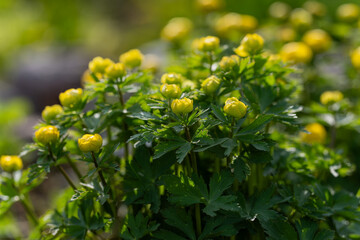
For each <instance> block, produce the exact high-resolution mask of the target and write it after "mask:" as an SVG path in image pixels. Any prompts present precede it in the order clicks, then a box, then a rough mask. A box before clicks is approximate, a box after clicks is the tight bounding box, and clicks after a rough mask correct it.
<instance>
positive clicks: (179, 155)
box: [176, 142, 192, 164]
mask: <svg viewBox="0 0 360 240" xmlns="http://www.w3.org/2000/svg"><path fill="white" fill-rule="evenodd" d="M191 148H192V146H191V143H189V142H186V143H184V145H182V146H181V147H180V148H178V150H176V159H177V162H178V163H179V164H181V163H182V161H183V160H184V158H185V157H186V155H187V154H188V153H189V152H190V151H191Z"/></svg>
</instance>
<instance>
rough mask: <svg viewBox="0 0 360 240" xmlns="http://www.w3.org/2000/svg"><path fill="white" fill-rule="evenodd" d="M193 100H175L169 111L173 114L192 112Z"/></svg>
mask: <svg viewBox="0 0 360 240" xmlns="http://www.w3.org/2000/svg"><path fill="white" fill-rule="evenodd" d="M193 108H194V106H193V100H192V99H189V98H186V97H185V98H182V99H175V100H174V101H172V103H171V109H172V111H173V112H174V113H175V114H183V113H189V112H191V111H192V110H193Z"/></svg>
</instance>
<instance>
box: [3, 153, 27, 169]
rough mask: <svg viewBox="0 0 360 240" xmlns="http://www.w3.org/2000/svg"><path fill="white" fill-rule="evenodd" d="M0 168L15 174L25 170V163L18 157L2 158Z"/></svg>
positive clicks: (5, 156)
mask: <svg viewBox="0 0 360 240" xmlns="http://www.w3.org/2000/svg"><path fill="white" fill-rule="evenodd" d="M0 166H1V168H2V169H3V170H4V171H5V172H15V171H18V170H20V169H22V168H23V163H22V160H21V158H20V157H18V156H7V155H4V156H1V158H0Z"/></svg>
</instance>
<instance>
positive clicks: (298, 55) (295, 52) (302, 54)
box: [279, 42, 313, 64]
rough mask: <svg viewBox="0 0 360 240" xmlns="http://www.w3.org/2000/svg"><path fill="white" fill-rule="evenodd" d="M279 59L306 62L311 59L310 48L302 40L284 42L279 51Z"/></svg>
mask: <svg viewBox="0 0 360 240" xmlns="http://www.w3.org/2000/svg"><path fill="white" fill-rule="evenodd" d="M279 55H280V57H281V59H282V60H283V61H285V62H291V63H295V64H296V63H308V62H310V60H311V59H312V55H313V54H312V51H311V48H310V47H309V46H308V45H306V44H305V43H302V42H291V43H287V44H285V45H284V46H283V47H282V48H281V50H280V53H279Z"/></svg>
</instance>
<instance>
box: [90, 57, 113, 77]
mask: <svg viewBox="0 0 360 240" xmlns="http://www.w3.org/2000/svg"><path fill="white" fill-rule="evenodd" d="M110 64H113V61H111V60H110V59H109V58H102V57H95V58H94V59H93V60H92V61H91V62H89V70H90V71H91V72H92V73H104V72H105V69H106V68H107V67H108V66H109V65H110Z"/></svg>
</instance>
